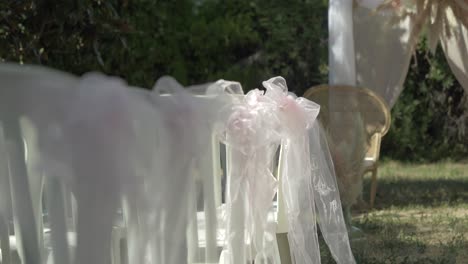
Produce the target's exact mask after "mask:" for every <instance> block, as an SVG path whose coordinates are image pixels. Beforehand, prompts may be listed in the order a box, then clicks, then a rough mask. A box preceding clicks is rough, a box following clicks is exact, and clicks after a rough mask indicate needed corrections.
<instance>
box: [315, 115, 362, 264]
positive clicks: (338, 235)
mask: <svg viewBox="0 0 468 264" xmlns="http://www.w3.org/2000/svg"><path fill="white" fill-rule="evenodd" d="M321 130H322V128H321V127H320V125H319V123H318V122H315V123H314V125H313V126H312V128H311V129H310V130H309V140H310V141H309V144H310V152H311V153H310V154H311V155H310V162H311V166H312V167H311V169H312V175H311V176H312V186H310V187H311V188H312V189H313V190H312V192H313V194H314V200H315V205H316V210H317V215H318V218H319V219H318V223H319V226H320V230H321V232H322V235H323V237H324V239H325V242H326V243H327V245H328V247H329V248H330V251H331V253H332V256H333V258H334V259H335V261H336V262H337V263H347V264H348V263H351V264H352V263H356V261H355V260H354V257H353V254H352V252H351V248H350V244H349V239H348V232H347V229H346V224H345V221H344V217H343V211H342V207H341V201H340V194H339V190H338V185H337V182H336V176H335V171H334V167H333V162H332V159H331V156H330V151H329V149H328V145H327V141H326V138H325V135H324V134H323V133H322V131H321Z"/></svg>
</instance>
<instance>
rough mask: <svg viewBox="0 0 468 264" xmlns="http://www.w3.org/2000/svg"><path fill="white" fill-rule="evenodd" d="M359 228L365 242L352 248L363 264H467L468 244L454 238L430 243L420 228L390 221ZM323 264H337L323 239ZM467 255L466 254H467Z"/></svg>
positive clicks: (356, 242)
mask: <svg viewBox="0 0 468 264" xmlns="http://www.w3.org/2000/svg"><path fill="white" fill-rule="evenodd" d="M356 225H357V226H358V227H359V228H361V229H362V231H363V232H364V233H365V234H366V235H365V238H363V239H359V240H352V241H351V247H352V251H353V254H354V257H355V259H356V263H359V264H367V263H369V264H370V263H372V264H393V263H395V264H422V263H429V264H451V263H454V264H456V263H465V262H463V261H466V258H467V257H468V256H467V255H466V254H465V253H466V252H465V251H464V249H466V248H468V241H467V240H466V239H465V238H464V236H463V235H461V234H454V235H452V236H451V237H449V238H448V240H447V241H444V242H428V241H425V240H424V239H423V238H420V237H418V233H417V229H418V228H417V226H416V225H413V224H408V223H402V222H400V221H398V220H395V221H392V220H389V219H385V220H383V221H382V220H377V219H372V220H371V221H366V220H364V221H360V222H359V223H356ZM320 251H321V256H322V263H324V264H328V263H330V264H331V263H335V261H334V260H333V258H332V256H331V254H330V251H329V250H328V247H327V245H326V244H325V242H324V241H323V240H322V239H320ZM463 252H465V253H463Z"/></svg>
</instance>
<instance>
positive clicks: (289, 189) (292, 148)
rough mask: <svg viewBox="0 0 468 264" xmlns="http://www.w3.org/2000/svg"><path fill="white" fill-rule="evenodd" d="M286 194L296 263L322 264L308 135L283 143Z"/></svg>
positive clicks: (290, 243) (290, 239)
mask: <svg viewBox="0 0 468 264" xmlns="http://www.w3.org/2000/svg"><path fill="white" fill-rule="evenodd" d="M282 146H283V150H284V153H283V154H284V156H285V160H284V163H283V164H284V165H283V168H282V174H283V175H284V176H283V186H282V187H283V195H284V200H285V205H286V210H287V215H288V222H289V233H288V239H289V246H290V250H291V256H292V258H293V260H294V261H295V263H296V264H310V263H320V250H319V243H318V236H317V226H316V217H315V207H314V196H313V194H312V193H311V189H310V188H309V186H310V184H311V183H310V181H311V177H310V169H309V168H310V163H309V162H310V159H309V145H308V142H307V137H306V135H302V137H301V138H296V139H291V138H290V139H289V140H287V142H285V143H283V145H282Z"/></svg>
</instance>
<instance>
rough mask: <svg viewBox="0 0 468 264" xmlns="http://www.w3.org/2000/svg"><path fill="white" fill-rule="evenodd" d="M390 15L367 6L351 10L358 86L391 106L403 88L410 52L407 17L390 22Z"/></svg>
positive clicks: (408, 21) (408, 20)
mask: <svg viewBox="0 0 468 264" xmlns="http://www.w3.org/2000/svg"><path fill="white" fill-rule="evenodd" d="M374 3H375V2H374ZM373 6H375V5H371V6H370V7H373ZM392 18H393V17H392V14H389V13H383V12H379V13H376V12H373V11H372V10H371V9H368V8H366V7H356V8H355V9H354V46H355V49H356V78H357V85H358V86H361V87H366V88H369V89H371V90H373V91H375V92H376V93H377V94H378V95H380V96H381V97H382V98H384V99H385V101H386V102H387V104H388V105H389V106H390V107H393V105H394V104H395V102H396V100H397V98H398V96H399V95H400V93H401V91H402V90H403V83H404V81H405V78H406V74H407V71H408V67H409V63H410V60H411V54H412V49H411V47H410V45H409V44H408V40H409V36H410V26H411V23H410V19H409V18H407V19H405V20H404V21H400V22H398V23H397V24H393V23H392V21H391V20H392Z"/></svg>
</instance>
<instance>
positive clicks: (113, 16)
mask: <svg viewBox="0 0 468 264" xmlns="http://www.w3.org/2000/svg"><path fill="white" fill-rule="evenodd" d="M327 6H328V1H326V0H310V1H307V0H302V1H301V0H291V1H281V0H270V1H267V0H253V1H241V0H233V1H220V0H191V1H190V0H177V1H169V0H165V1H162V0H159V1H155V0H109V1H104V0H102V1H101V0H63V1H59V0H36V1H33V0H23V1H14V0H4V1H1V2H0V59H1V60H2V61H13V62H20V63H25V64H42V65H46V66H49V67H53V68H57V69H61V70H64V71H68V72H72V73H75V74H77V75H81V74H83V73H85V72H89V71H101V72H104V73H106V74H110V75H117V76H120V77H122V78H125V79H126V80H127V81H128V82H129V84H131V85H135V86H140V87H146V88H151V87H152V85H153V84H154V82H155V81H156V80H157V79H158V78H159V77H161V76H163V75H172V76H174V77H175V78H176V79H177V80H179V81H180V82H181V83H182V84H185V85H187V84H195V83H204V82H208V81H213V80H217V79H220V78H223V79H227V80H237V81H240V82H241V83H242V85H243V87H249V88H255V87H259V86H260V85H261V81H262V80H265V79H268V78H270V77H272V76H276V75H282V76H284V77H285V78H286V79H287V80H288V85H289V86H290V89H291V90H293V91H294V92H296V93H297V94H299V95H300V94H302V93H303V92H304V91H305V90H306V89H307V88H309V87H311V86H313V85H317V84H320V83H326V82H327V79H328V70H327V60H328V50H327V45H328V43H327V34H328V32H327ZM392 121H393V123H392V127H391V129H390V131H389V134H388V135H387V136H386V137H385V138H384V140H383V143H382V156H383V157H384V158H391V159H396V160H401V161H411V162H415V161H416V162H419V161H421V162H424V161H438V160H445V159H454V160H458V159H464V158H466V157H468V134H467V133H468V131H467V127H468V96H467V95H466V94H464V92H463V89H462V87H461V86H460V84H459V83H458V82H457V81H456V80H455V78H454V77H453V75H452V74H451V72H450V69H449V67H448V64H447V62H446V60H445V58H444V55H443V53H442V52H441V50H440V49H438V50H437V51H436V53H435V54H430V53H428V52H427V48H426V44H425V42H424V41H423V42H422V43H421V44H420V45H419V46H418V49H417V51H416V52H415V54H414V57H413V61H412V66H411V69H410V72H409V73H408V78H407V80H406V83H405V90H404V91H403V93H402V95H401V96H400V98H399V100H398V102H397V104H396V105H395V107H394V108H393V110H392Z"/></svg>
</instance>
